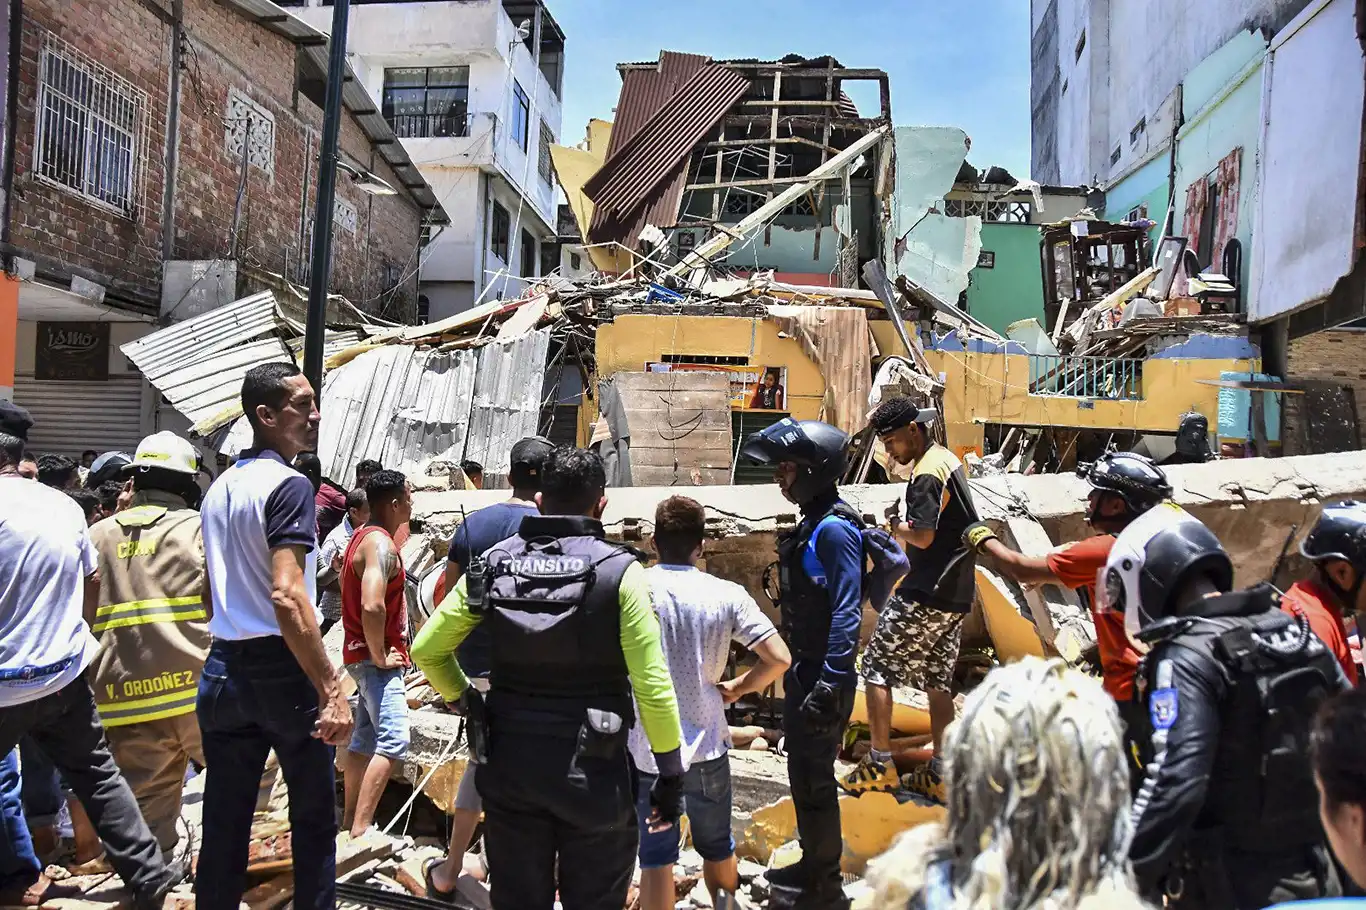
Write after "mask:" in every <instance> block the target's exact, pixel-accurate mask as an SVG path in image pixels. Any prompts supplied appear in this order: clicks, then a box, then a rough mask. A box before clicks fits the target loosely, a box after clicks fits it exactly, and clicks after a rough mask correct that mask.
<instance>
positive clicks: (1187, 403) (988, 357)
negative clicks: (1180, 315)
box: [870, 322, 1261, 454]
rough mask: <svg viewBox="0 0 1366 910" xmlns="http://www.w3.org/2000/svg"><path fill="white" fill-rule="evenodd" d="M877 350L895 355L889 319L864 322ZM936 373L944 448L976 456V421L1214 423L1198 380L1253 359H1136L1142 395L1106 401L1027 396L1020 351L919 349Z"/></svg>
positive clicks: (1215, 400)
mask: <svg viewBox="0 0 1366 910" xmlns="http://www.w3.org/2000/svg"><path fill="white" fill-rule="evenodd" d="M870 325H871V326H872V329H873V337H874V338H875V339H876V340H877V344H878V349H879V350H880V351H882V352H883V353H899V352H900V351H901V349H902V348H901V342H900V341H899V340H897V338H896V335H895V333H894V330H893V328H892V325H891V323H888V322H873V323H870ZM925 358H926V359H927V360H928V361H929V362H930V366H931V367H932V368H933V369H934V370H936V371H938V372H942V373H943V374H945V375H944V416H945V421H944V428H945V431H946V433H947V436H948V444H949V448H951V449H953V450H954V451H957V452H961V451H963V450H964V449H967V448H976V449H977V450H978V452H979V454H980V452H981V447H982V440H983V433H984V430H985V427H984V424H988V423H997V424H1014V425H1019V426H1033V427H1042V426H1057V427H1080V428H1084V429H1102V430H1113V429H1123V430H1136V431H1139V432H1143V431H1151V432H1159V433H1174V432H1176V428H1177V425H1178V424H1179V423H1180V421H1181V415H1182V414H1184V413H1186V412H1187V411H1198V412H1199V413H1201V414H1203V415H1205V417H1207V418H1209V422H1210V424H1211V425H1215V424H1217V423H1218V422H1219V388H1218V386H1213V385H1205V384H1202V383H1201V382H1200V381H1199V380H1202V379H1215V380H1217V379H1218V378H1219V374H1220V373H1221V372H1226V371H1227V372H1240V373H1246V372H1249V371H1257V370H1259V369H1260V368H1261V363H1260V361H1259V360H1231V359H1221V360H1212V359H1211V360H1178V359H1166V358H1161V359H1149V360H1147V361H1145V362H1144V364H1143V379H1142V382H1143V386H1142V388H1143V396H1144V397H1143V399H1142V400H1139V401H1114V400H1108V399H1102V398H1096V399H1081V398H1068V397H1063V396H1054V395H1030V394H1029V358H1028V357H1027V356H1025V355H1023V354H977V353H972V352H961V351H955V352H945V351H926V352H925Z"/></svg>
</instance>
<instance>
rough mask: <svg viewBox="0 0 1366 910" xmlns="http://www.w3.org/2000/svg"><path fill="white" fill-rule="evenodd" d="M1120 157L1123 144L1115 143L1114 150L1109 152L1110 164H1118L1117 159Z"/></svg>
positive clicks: (1122, 152)
mask: <svg viewBox="0 0 1366 910" xmlns="http://www.w3.org/2000/svg"><path fill="white" fill-rule="evenodd" d="M1122 157H1124V146H1123V145H1117V146H1115V150H1114V151H1113V152H1111V153H1110V164H1112V165H1115V164H1119V159H1120V158H1122Z"/></svg>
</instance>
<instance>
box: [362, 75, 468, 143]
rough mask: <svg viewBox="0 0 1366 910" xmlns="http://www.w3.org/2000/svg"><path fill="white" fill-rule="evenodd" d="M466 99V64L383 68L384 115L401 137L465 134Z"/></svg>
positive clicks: (466, 125) (466, 128)
mask: <svg viewBox="0 0 1366 910" xmlns="http://www.w3.org/2000/svg"><path fill="white" fill-rule="evenodd" d="M469 102H470V68H469V67H468V66H413V67H400V68H397V69H387V70H385V71H384V101H383V104H382V107H383V109H384V119H385V120H387V121H389V126H390V127H392V128H393V131H394V135H396V136H398V138H400V139H430V138H445V137H448V136H468V135H469V134H470V130H469Z"/></svg>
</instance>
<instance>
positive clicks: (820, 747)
mask: <svg viewBox="0 0 1366 910" xmlns="http://www.w3.org/2000/svg"><path fill="white" fill-rule="evenodd" d="M820 674H821V662H820V661H816V660H803V659H799V660H798V661H797V662H796V663H794V664H793V665H792V668H791V669H789V670H788V671H787V675H786V676H785V677H783V689H784V697H783V735H784V736H785V737H786V741H787V779H788V783H789V785H790V786H791V788H792V805H793V807H794V808H795V809H796V810H797V839H798V841H800V843H801V846H802V873H803V876H804V877H805V878H806V880H807V883H808V887H809V888H810V889H811V890H813V891H816V892H818V893H834V892H836V891H840V892H841V893H842V886H841V879H840V856H842V855H843V853H844V839H843V835H842V833H841V830H840V806H839V789H838V787H837V786H836V785H835V757H836V756H837V755H838V754H839V750H840V743H841V741H842V739H843V737H844V728H845V725H846V724H848V722H849V714H850V712H851V711H853V710H854V684H853V682H852V681H850V683H849V684H848V685H847V686H844V687H843V688H841V689H840V720H839V723H838V724H836V725H835V727H834V728H833V729H832V730H829V731H826V732H823V733H815V732H812V731H811V730H810V729H808V727H807V725H806V722H805V720H804V719H803V718H802V712H801V707H802V702H803V701H804V700H805V699H806V696H807V694H808V693H809V692H810V691H811V690H812V689H814V688H815V686H816V681H817V680H818V679H820Z"/></svg>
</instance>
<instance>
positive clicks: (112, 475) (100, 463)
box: [85, 452, 133, 490]
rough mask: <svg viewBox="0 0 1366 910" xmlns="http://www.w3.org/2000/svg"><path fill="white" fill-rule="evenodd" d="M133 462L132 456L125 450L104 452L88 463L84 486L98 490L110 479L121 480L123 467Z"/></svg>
mask: <svg viewBox="0 0 1366 910" xmlns="http://www.w3.org/2000/svg"><path fill="white" fill-rule="evenodd" d="M132 463H133V456H132V455H129V454H128V453H127V452H105V453H104V454H103V455H101V456H100V457H99V458H96V459H95V461H94V463H92V464H91V465H90V472H89V473H88V474H86V475H85V488H86V489H87V490H98V489H99V488H100V486H101V485H103V484H105V483H108V482H109V481H111V480H122V479H123V469H124V468H126V467H128V466H129V465H130V464H132Z"/></svg>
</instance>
